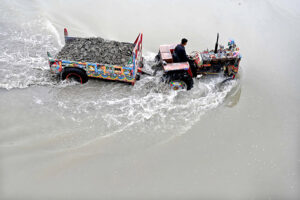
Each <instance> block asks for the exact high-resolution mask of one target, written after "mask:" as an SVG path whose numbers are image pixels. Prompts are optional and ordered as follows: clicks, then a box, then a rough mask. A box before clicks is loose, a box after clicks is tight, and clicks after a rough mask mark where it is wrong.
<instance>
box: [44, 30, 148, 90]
mask: <svg viewBox="0 0 300 200" xmlns="http://www.w3.org/2000/svg"><path fill="white" fill-rule="evenodd" d="M64 35H65V46H64V47H63V48H62V50H61V51H60V52H59V53H58V54H57V56H56V58H53V57H52V56H51V54H50V53H49V52H48V58H49V65H50V71H51V72H52V73H54V74H59V75H61V78H62V79H63V80H65V79H67V80H76V81H78V82H80V83H86V82H87V81H88V79H89V78H99V79H105V80H113V81H121V82H127V83H130V84H132V85H134V84H135V82H136V79H137V77H138V68H139V67H142V65H143V58H142V42H143V34H142V33H140V34H139V35H138V37H137V38H136V40H135V42H134V43H128V42H117V41H111V40H105V39H103V38H100V37H95V38H78V37H69V35H68V31H67V29H65V30H64Z"/></svg>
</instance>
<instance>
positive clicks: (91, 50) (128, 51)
mask: <svg viewBox="0 0 300 200" xmlns="http://www.w3.org/2000/svg"><path fill="white" fill-rule="evenodd" d="M133 48H134V44H133V43H126V42H117V41H110V40H104V39H102V38H99V37H97V38H74V39H72V40H69V41H67V42H66V44H65V46H64V47H63V48H62V50H61V51H60V52H59V53H58V55H57V58H58V59H62V60H70V61H81V62H91V63H99V64H111V65H122V66H124V65H126V64H127V62H128V61H129V59H130V57H131V56H132V50H133Z"/></svg>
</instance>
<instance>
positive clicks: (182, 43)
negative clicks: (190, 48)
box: [181, 38, 188, 46]
mask: <svg viewBox="0 0 300 200" xmlns="http://www.w3.org/2000/svg"><path fill="white" fill-rule="evenodd" d="M187 42H188V40H187V39H185V38H183V39H182V40H181V45H182V46H185V45H186V44H187Z"/></svg>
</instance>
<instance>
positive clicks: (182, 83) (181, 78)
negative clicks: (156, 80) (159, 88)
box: [167, 72, 194, 90]
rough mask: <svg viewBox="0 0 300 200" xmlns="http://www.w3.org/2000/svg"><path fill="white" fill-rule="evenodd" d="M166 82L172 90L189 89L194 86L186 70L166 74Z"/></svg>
mask: <svg viewBox="0 0 300 200" xmlns="http://www.w3.org/2000/svg"><path fill="white" fill-rule="evenodd" d="M167 82H168V83H169V85H170V87H171V89H172V90H190V89H192V88H193V86H194V81H193V78H192V77H191V76H190V75H189V74H187V73H186V72H184V73H180V72H177V73H171V74H167Z"/></svg>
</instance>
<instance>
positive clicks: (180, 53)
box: [173, 44, 190, 62]
mask: <svg viewBox="0 0 300 200" xmlns="http://www.w3.org/2000/svg"><path fill="white" fill-rule="evenodd" d="M173 57H174V62H188V61H189V60H190V59H189V58H188V57H187V55H186V52H185V48H184V46H183V45H181V44H178V45H177V46H176V48H175V50H174V53H173Z"/></svg>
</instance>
